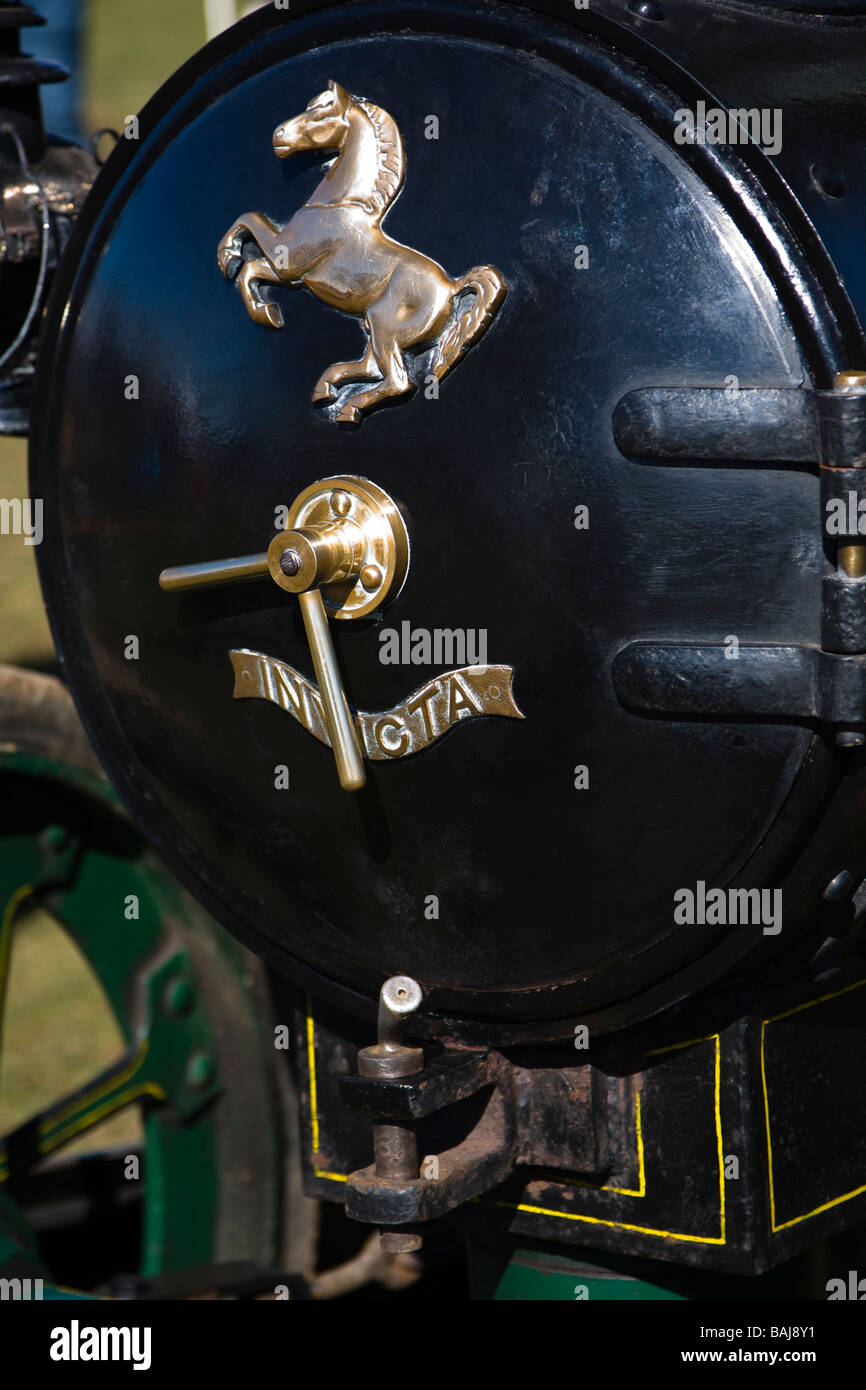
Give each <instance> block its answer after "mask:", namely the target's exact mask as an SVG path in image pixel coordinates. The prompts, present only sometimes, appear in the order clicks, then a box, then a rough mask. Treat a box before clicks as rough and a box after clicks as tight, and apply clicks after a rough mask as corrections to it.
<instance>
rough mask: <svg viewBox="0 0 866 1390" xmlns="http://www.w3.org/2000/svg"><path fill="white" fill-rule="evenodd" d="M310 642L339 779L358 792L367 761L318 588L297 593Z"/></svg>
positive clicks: (341, 783) (349, 789)
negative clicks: (346, 693) (348, 702)
mask: <svg viewBox="0 0 866 1390" xmlns="http://www.w3.org/2000/svg"><path fill="white" fill-rule="evenodd" d="M298 602H299V603H300V605H301V614H302V616H303V619H304V627H305V628H306V630H307V641H308V642H309V644H310V651H311V653H312V656H313V667H314V669H315V672H316V680H317V681H318V684H319V694H320V695H321V697H322V710H323V713H324V716H325V724H326V725H327V728H328V736H329V738H330V740H331V748H332V749H333V753H334V757H335V759H336V761H337V776H338V777H339V779H340V786H341V787H342V788H343V790H344V791H347V792H355V791H359V790H360V788H361V787H363V786H364V784H365V783H366V781H367V776H366V773H365V771H364V760H363V758H362V757H361V750H360V748H359V747H358V739H357V736H356V734H355V727H354V725H353V723H352V716H351V715H350V714H349V706H348V705H347V703H346V697H345V695H344V694H343V685H342V682H341V680H340V672H339V668H338V666H337V658H336V656H335V654H334V646H333V643H332V641H331V632H330V628H329V627H328V615H327V614H326V612H325V605H324V603H323V602H322V595H321V593H320V592H319V590H318V589H309V590H308V591H307V592H306V593H304V594H298Z"/></svg>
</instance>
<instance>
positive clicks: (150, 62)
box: [0, 0, 240, 670]
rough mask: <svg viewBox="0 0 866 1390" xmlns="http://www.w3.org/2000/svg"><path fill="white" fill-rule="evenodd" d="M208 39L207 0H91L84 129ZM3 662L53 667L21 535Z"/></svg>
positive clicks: (16, 475) (5, 606) (7, 589)
mask: <svg viewBox="0 0 866 1390" xmlns="http://www.w3.org/2000/svg"><path fill="white" fill-rule="evenodd" d="M36 4H37V8H38V0H36ZM239 8H240V7H239ZM27 37H28V36H27V31H25V43H24V45H23V46H24V47H25V48H26V47H27V42H26V38H27ZM204 41H205V23H204V6H203V3H202V0H88V4H87V27H86V39H85V80H84V90H85V109H84V112H83V118H82V119H83V126H84V129H85V130H86V131H93V130H99V129H100V128H101V127H103V126H109V127H110V128H112V129H114V130H118V129H121V128H122V126H123V119H124V117H125V116H127V115H130V114H132V113H133V112H136V111H139V110H140V109H141V107H142V106H144V104H145V102H146V101H147V100H148V98H149V97H151V96H152V95H153V93H154V92H155V91H156V90H157V88H158V87H159V86H161V84H162V83H163V82H164V81H165V80H166V78H167V77H170V76H171V74H172V73H173V72H174V71H175V69H176V68H178V67H180V65H181V63H183V62H185V61H186V59H187V58H189V57H190V56H191V54H193V53H194V52H195V51H196V49H197V48H200V47H201V45H202V44H203V43H204ZM27 495H28V488H27V442H26V440H23V439H9V438H3V437H2V436H0V497H26V496H27ZM0 662H7V663H11V664H12V665H16V666H32V667H37V668H39V669H41V670H45V669H51V668H52V667H53V664H54V648H53V645H52V642H51V634H50V632H49V629H48V623H47V620H46V618H45V612H44V609H43V606H42V599H41V596H40V592H39V582H38V580H37V577H36V559H35V554H34V548H33V547H32V546H25V545H24V541H23V539H22V538H21V537H20V536H0Z"/></svg>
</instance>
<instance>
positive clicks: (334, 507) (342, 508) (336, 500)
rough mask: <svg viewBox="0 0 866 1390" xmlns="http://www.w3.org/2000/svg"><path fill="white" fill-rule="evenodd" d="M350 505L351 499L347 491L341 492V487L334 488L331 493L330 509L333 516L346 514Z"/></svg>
mask: <svg viewBox="0 0 866 1390" xmlns="http://www.w3.org/2000/svg"><path fill="white" fill-rule="evenodd" d="M351 507H352V499H351V497H350V496H349V494H348V492H343V491H342V489H341V488H336V489H335V490H334V491H333V492H332V493H331V511H332V512H333V513H334V515H335V516H348V515H349V512H350V510H351Z"/></svg>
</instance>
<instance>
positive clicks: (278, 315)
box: [265, 304, 285, 328]
mask: <svg viewBox="0 0 866 1390" xmlns="http://www.w3.org/2000/svg"><path fill="white" fill-rule="evenodd" d="M265 318H266V319H267V321H268V323H269V324H270V325H271V328H282V326H283V324H284V323H285V319H284V318H283V311H282V309H281V308H280V306H279V304H266V305H265Z"/></svg>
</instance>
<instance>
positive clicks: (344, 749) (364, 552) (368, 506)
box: [159, 477, 409, 791]
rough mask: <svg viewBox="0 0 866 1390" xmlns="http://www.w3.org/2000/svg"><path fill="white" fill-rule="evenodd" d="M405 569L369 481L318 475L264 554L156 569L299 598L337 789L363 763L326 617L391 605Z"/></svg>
mask: <svg viewBox="0 0 866 1390" xmlns="http://www.w3.org/2000/svg"><path fill="white" fill-rule="evenodd" d="M408 568H409V533H408V531H407V530H406V523H405V522H404V520H403V517H402V515H401V513H400V510H399V508H398V507H397V505H396V503H395V502H393V501H392V499H391V498H390V497H389V496H388V494H387V493H386V492H383V490H382V489H381V488H380V487H377V485H376V484H375V483H371V482H369V481H368V479H366V478H353V477H338V478H324V479H321V480H320V481H319V482H316V483H313V484H312V485H311V486H310V487H308V488H306V489H305V490H304V491H303V492H302V493H301V494H300V495H299V496H298V497H296V498H295V501H294V502H293V503H292V506H291V507H290V509H289V515H288V524H287V528H286V530H284V531H278V532H277V534H276V535H275V536H274V538H273V540H272V541H271V543H270V546H269V547H268V550H267V552H266V553H265V554H261V555H243V556H238V557H236V558H233V559H229V560H212V561H206V562H204V563H202V564H198V565H179V566H176V567H174V568H172V569H166V570H163V571H162V573H161V574H160V576H159V584H160V588H161V589H164V590H165V591H167V592H169V593H171V592H176V591H179V590H185V589H202V588H210V587H212V586H214V585H217V584H237V583H242V582H245V581H247V580H250V579H259V578H262V577H264V576H265V575H268V574H269V575H270V576H271V578H272V579H273V580H274V582H275V583H276V584H278V585H279V587H280V588H281V589H284V590H286V591H287V592H288V593H291V594H297V596H298V602H299V603H300V605H301V616H302V617H303V620H304V630H305V632H306V634H307V642H308V643H309V647H310V654H311V656H312V659H313V668H314V670H315V673H316V681H317V682H318V686H319V695H320V697H321V701H322V714H323V716H324V720H325V726H326V728H327V730H328V737H329V739H330V742H331V748H332V750H333V753H334V758H335V760H336V763H337V775H338V777H339V780H340V786H341V787H342V788H343V789H344V790H345V791H358V790H360V788H361V787H363V786H364V783H365V782H366V780H367V779H366V774H365V771H364V760H363V757H362V754H361V748H360V744H359V742H358V736H357V733H356V731H355V726H354V723H353V721H352V717H351V714H350V712H349V705H348V701H347V700H346V696H345V693H344V691H343V683H342V680H341V678H340V671H339V667H338V665H337V658H336V654H335V652H334V644H333V642H332V641H331V632H330V627H329V624H328V615H329V612H330V616H331V617H333V618H335V619H353V618H360V617H366V616H367V614H369V613H372V612H373V611H374V610H375V609H376V608H378V607H379V606H380V605H381V604H382V603H384V602H385V600H386V599H387V598H395V597H396V596H397V594H398V593H399V592H400V590H401V588H402V587H403V583H404V581H405V578H406V574H407V571H408Z"/></svg>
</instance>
